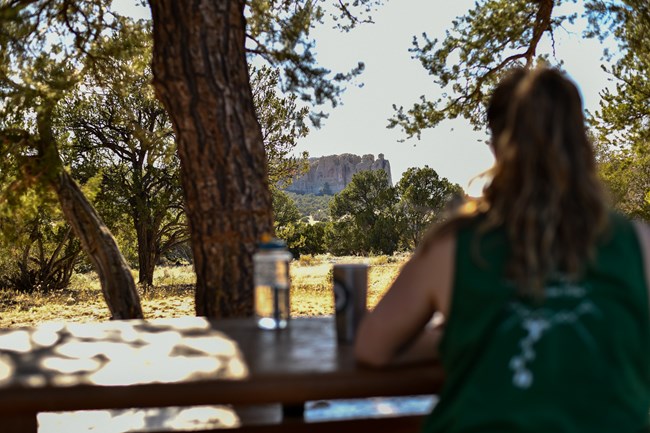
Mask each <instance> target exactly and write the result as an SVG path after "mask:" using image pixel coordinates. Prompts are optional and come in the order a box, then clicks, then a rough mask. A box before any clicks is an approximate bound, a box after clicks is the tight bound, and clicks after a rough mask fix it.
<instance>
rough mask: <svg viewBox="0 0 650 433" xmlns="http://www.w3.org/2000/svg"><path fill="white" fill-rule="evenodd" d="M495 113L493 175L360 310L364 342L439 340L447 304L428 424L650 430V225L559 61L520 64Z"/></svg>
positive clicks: (377, 358) (382, 356)
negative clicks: (614, 199) (608, 165)
mask: <svg viewBox="0 0 650 433" xmlns="http://www.w3.org/2000/svg"><path fill="white" fill-rule="evenodd" d="M487 114H488V121H489V125H490V128H491V130H492V133H493V140H492V148H493V150H494V152H495V160H496V162H495V165H494V167H493V169H492V175H493V177H492V180H491V182H490V184H489V185H488V186H487V187H486V188H485V190H484V192H483V195H482V196H481V197H479V198H477V199H471V200H469V201H468V203H467V204H466V205H464V206H463V207H461V208H460V209H459V211H458V213H457V214H456V215H454V216H452V217H451V218H450V219H448V220H447V221H446V222H444V223H443V224H441V225H440V226H438V227H437V228H436V229H435V230H434V231H433V232H432V233H431V235H430V236H429V237H428V238H427V239H426V240H425V241H424V242H423V243H422V245H421V246H420V247H419V249H418V251H417V252H416V253H415V254H414V256H413V258H412V260H410V261H409V262H408V263H407V264H406V265H405V266H404V268H403V270H402V271H401V272H400V275H399V276H398V277H397V279H396V280H395V282H394V283H393V284H392V286H391V288H390V289H389V291H388V292H387V294H386V295H385V296H384V298H383V299H382V300H381V301H380V302H379V304H378V305H377V307H376V308H375V310H374V311H373V312H372V313H371V314H370V315H369V316H368V317H367V318H366V319H365V320H364V321H363V323H362V324H361V327H360V331H359V334H358V340H357V343H356V353H357V356H358V358H359V359H360V360H361V361H363V362H367V363H370V364H383V363H386V362H389V361H390V360H395V359H423V358H424V357H426V356H430V355H432V354H434V350H433V347H437V346H434V344H435V341H436V340H435V339H429V340H430V341H427V338H429V337H427V335H429V334H430V332H429V329H428V327H427V326H426V323H427V322H428V320H429V319H430V317H431V314H433V312H434V311H438V312H441V313H442V314H443V315H444V317H445V327H444V337H443V341H442V343H441V345H440V352H441V355H442V361H443V364H444V367H445V371H446V377H447V379H446V382H445V388H444V390H443V393H442V394H441V396H440V397H441V398H440V402H439V404H438V406H437V407H436V409H435V410H434V412H433V414H432V416H431V417H430V418H429V420H428V423H427V424H426V426H425V430H426V431H429V432H445V433H470V432H481V433H489V432H495V433H496V432H499V433H508V432H518V433H519V432H521V433H532V432H553V433H557V432H566V433H569V432H572V433H573V432H575V433H592V432H604V433H607V432H616V433H619V432H627V433H636V432H639V431H645V430H646V429H648V411H649V410H650V322H649V315H650V313H649V310H650V302H649V299H648V286H649V285H650V282H649V281H650V229H649V228H648V227H647V226H645V225H635V224H632V223H631V222H629V221H628V220H626V219H625V218H623V217H620V216H617V215H616V214H613V213H611V212H610V211H609V210H608V208H607V203H606V199H605V194H604V192H603V188H602V186H601V183H600V181H599V178H598V173H597V167H596V162H595V159H594V154H593V148H592V146H591V144H590V142H589V140H588V138H587V136H586V133H585V123H584V116H583V109H582V104H581V100H580V95H579V92H578V90H577V88H576V86H575V85H574V84H573V83H572V82H571V81H570V80H568V79H567V78H566V77H565V76H564V75H563V74H562V73H561V72H559V71H557V70H552V69H545V68H541V69H537V70H534V71H524V70H520V71H518V72H516V73H514V74H512V75H510V76H509V77H508V78H507V79H505V80H503V81H502V82H501V83H500V84H499V86H497V88H496V89H495V92H494V94H493V96H492V99H491V101H490V106H489V108H488V113H487ZM636 229H638V230H636ZM644 271H645V272H644ZM413 341H415V344H408V343H411V342H413ZM427 345H429V346H427ZM427 347H429V351H428V352H427V351H426V348H427ZM422 348H424V350H422Z"/></svg>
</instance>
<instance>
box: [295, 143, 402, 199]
mask: <svg viewBox="0 0 650 433" xmlns="http://www.w3.org/2000/svg"><path fill="white" fill-rule="evenodd" d="M364 170H384V171H385V172H386V173H387V174H388V181H389V182H390V183H391V185H392V183H393V182H392V179H391V174H390V163H389V162H388V160H386V159H384V154H382V153H380V154H379V155H378V157H377V159H376V160H375V157H374V156H373V155H370V154H369V155H363V156H358V155H352V154H350V153H344V154H342V155H329V156H321V157H319V158H309V171H308V172H307V173H305V174H304V175H302V176H300V177H298V178H296V179H294V180H293V183H292V184H291V185H290V186H289V187H287V188H286V190H287V191H291V192H295V193H298V194H336V193H337V192H340V191H341V190H342V189H343V188H345V186H346V185H347V184H348V183H350V181H351V180H352V176H353V175H354V174H355V173H358V172H360V171H364Z"/></svg>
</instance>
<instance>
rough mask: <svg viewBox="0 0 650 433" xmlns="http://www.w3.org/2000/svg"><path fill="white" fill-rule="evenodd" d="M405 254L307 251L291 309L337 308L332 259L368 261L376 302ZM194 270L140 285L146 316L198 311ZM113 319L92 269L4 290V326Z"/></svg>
mask: <svg viewBox="0 0 650 433" xmlns="http://www.w3.org/2000/svg"><path fill="white" fill-rule="evenodd" d="M406 258H407V257H406V256H394V257H387V256H377V257H369V258H364V257H331V256H327V255H324V256H314V257H312V256H303V257H301V259H300V260H295V261H294V262H292V264H291V277H292V287H291V313H292V315H293V316H319V315H329V314H333V312H334V305H333V304H334V299H333V293H332V284H331V281H330V278H331V276H330V275H328V274H329V273H330V271H331V269H332V265H333V264H334V263H367V264H368V265H370V272H369V287H368V305H369V307H370V308H372V307H374V305H375V304H376V303H377V301H378V300H379V299H380V298H381V296H382V294H383V293H384V291H385V290H386V289H387V288H388V286H389V285H390V283H391V282H392V281H393V279H394V278H395V276H396V275H397V272H398V271H399V268H400V267H401V266H402V264H403V263H404V261H405V260H406ZM193 285H194V274H193V271H192V268H191V266H180V267H164V268H159V269H157V270H156V273H155V275H154V286H153V287H150V288H148V289H146V290H142V289H141V291H140V297H141V302H142V308H143V310H144V314H145V317H146V318H148V319H153V318H160V317H180V316H193V315H194V291H193V288H194V287H193ZM108 319H109V313H108V309H107V307H106V303H105V302H104V299H103V298H102V295H101V291H100V288H99V283H98V281H97V279H96V278H95V277H94V275H92V274H79V275H75V276H74V277H73V281H72V284H71V286H70V287H69V288H68V289H66V290H63V291H59V292H56V293H51V294H41V293H36V294H22V293H16V292H12V291H2V290H0V328H8V327H18V326H31V325H35V324H38V323H42V322H50V321H69V322H93V321H103V320H108Z"/></svg>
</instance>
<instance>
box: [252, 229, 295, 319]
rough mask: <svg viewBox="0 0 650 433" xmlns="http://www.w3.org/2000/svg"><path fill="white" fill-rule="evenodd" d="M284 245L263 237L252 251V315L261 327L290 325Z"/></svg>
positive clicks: (276, 240) (287, 271) (287, 274)
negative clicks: (253, 293) (253, 314)
mask: <svg viewBox="0 0 650 433" xmlns="http://www.w3.org/2000/svg"><path fill="white" fill-rule="evenodd" d="M292 258H293V256H292V255H291V253H290V252H289V251H288V250H287V244H286V243H285V242H284V241H282V240H280V239H274V238H271V237H270V236H264V237H263V238H262V242H260V243H259V244H258V250H257V252H256V253H255V254H253V270H254V280H255V317H256V319H257V325H258V326H259V327H260V328H262V329H284V328H286V327H287V326H288V324H289V318H290V312H291V310H290V304H289V288H290V285H291V284H290V280H289V261H290V260H291V259H292Z"/></svg>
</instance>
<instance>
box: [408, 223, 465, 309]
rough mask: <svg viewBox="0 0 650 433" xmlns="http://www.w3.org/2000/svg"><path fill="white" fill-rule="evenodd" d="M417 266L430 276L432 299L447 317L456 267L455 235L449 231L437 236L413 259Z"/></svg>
mask: <svg viewBox="0 0 650 433" xmlns="http://www.w3.org/2000/svg"><path fill="white" fill-rule="evenodd" d="M414 259H415V260H414V261H415V263H417V266H418V267H419V268H420V269H422V271H423V272H426V273H427V274H429V275H431V276H432V278H430V279H429V281H430V284H431V286H430V287H429V289H430V290H431V294H432V297H433V299H434V302H435V304H436V307H437V308H438V310H439V311H440V312H441V313H442V314H443V315H445V316H446V315H447V312H448V311H449V306H450V303H451V294H452V289H453V284H454V269H455V265H456V233H455V232H454V231H450V232H447V233H444V234H440V235H437V236H436V237H435V239H432V240H431V241H430V242H429V244H428V245H427V246H426V248H424V249H422V250H421V251H419V252H418V254H416V256H415V257H414Z"/></svg>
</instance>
